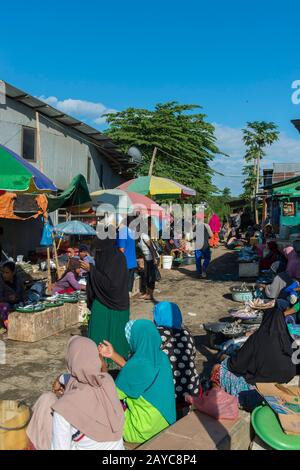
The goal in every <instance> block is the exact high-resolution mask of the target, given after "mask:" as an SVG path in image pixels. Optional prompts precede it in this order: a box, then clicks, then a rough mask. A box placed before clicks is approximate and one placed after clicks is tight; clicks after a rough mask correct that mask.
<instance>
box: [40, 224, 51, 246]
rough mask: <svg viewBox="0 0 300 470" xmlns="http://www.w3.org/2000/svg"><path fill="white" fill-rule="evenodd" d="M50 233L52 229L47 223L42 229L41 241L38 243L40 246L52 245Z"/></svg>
mask: <svg viewBox="0 0 300 470" xmlns="http://www.w3.org/2000/svg"><path fill="white" fill-rule="evenodd" d="M52 232H53V227H52V225H50V224H49V222H48V221H47V222H46V223H45V225H44V228H43V234H42V239H41V241H40V245H41V246H51V245H52V243H53V238H52Z"/></svg>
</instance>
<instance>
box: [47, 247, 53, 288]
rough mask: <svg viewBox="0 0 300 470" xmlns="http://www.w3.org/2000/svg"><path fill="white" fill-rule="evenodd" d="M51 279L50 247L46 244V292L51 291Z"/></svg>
mask: <svg viewBox="0 0 300 470" xmlns="http://www.w3.org/2000/svg"><path fill="white" fill-rule="evenodd" d="M51 287H52V279H51V267H50V247H49V246H47V293H48V294H50V293H51Z"/></svg>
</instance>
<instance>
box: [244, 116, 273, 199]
mask: <svg viewBox="0 0 300 470" xmlns="http://www.w3.org/2000/svg"><path fill="white" fill-rule="evenodd" d="M278 139H279V132H278V130H277V126H276V124H274V122H266V121H253V122H247V127H246V128H245V129H243V141H244V144H245V145H246V154H245V156H244V158H245V162H246V164H245V166H244V169H243V174H244V175H245V179H244V181H243V187H244V193H243V196H244V197H245V198H246V199H248V200H251V198H252V197H253V196H255V193H256V184H257V172H258V171H259V168H260V165H259V164H260V161H261V160H262V158H263V157H264V156H265V155H266V152H265V148H266V147H267V146H270V145H272V144H273V143H274V142H276V141H277V140H278ZM259 182H260V176H259Z"/></svg>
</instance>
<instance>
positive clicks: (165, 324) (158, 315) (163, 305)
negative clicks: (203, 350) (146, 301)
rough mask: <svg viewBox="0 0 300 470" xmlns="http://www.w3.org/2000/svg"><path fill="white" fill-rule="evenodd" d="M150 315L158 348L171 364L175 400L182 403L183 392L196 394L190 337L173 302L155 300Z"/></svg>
mask: <svg viewBox="0 0 300 470" xmlns="http://www.w3.org/2000/svg"><path fill="white" fill-rule="evenodd" d="M153 317H154V323H155V325H156V326H157V329H158V332H159V334H160V337H161V339H162V346H161V349H162V351H163V352H164V353H165V354H166V355H167V356H168V358H169V360H170V363H171V367H172V372H173V381H174V386H175V398H176V401H177V403H182V402H184V396H185V395H186V394H189V395H195V396H197V395H199V392H200V383H199V375H198V373H197V370H196V366H195V360H196V347H195V342H194V338H193V336H192V335H191V333H190V332H189V330H188V329H187V328H185V327H184V326H183V325H182V315H181V311H180V309H179V307H178V305H177V304H174V303H172V302H159V303H158V304H157V305H156V306H155V307H154V310H153Z"/></svg>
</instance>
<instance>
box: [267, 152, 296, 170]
mask: <svg viewBox="0 0 300 470" xmlns="http://www.w3.org/2000/svg"><path fill="white" fill-rule="evenodd" d="M299 157H300V155H299ZM273 169H274V173H298V172H300V163H274V164H273Z"/></svg>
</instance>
